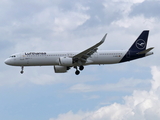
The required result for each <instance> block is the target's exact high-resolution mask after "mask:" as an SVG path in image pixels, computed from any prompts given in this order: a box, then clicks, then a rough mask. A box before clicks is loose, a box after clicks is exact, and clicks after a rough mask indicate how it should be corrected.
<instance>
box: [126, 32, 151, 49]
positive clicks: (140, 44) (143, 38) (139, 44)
mask: <svg viewBox="0 0 160 120" xmlns="http://www.w3.org/2000/svg"><path fill="white" fill-rule="evenodd" d="M148 35H149V30H144V31H143V32H142V33H141V34H140V35H139V37H138V38H137V39H136V41H135V42H134V43H133V45H132V46H131V47H130V49H129V51H134V52H140V51H143V50H145V49H146V46H147V40H148Z"/></svg>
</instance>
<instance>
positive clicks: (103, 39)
mask: <svg viewBox="0 0 160 120" xmlns="http://www.w3.org/2000/svg"><path fill="white" fill-rule="evenodd" d="M106 36H107V33H106V34H105V35H104V37H103V38H102V40H101V41H100V42H101V43H103V42H104V41H105V39H106Z"/></svg>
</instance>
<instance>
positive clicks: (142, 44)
mask: <svg viewBox="0 0 160 120" xmlns="http://www.w3.org/2000/svg"><path fill="white" fill-rule="evenodd" d="M148 35H149V30H144V31H143V32H142V33H141V34H140V35H139V37H138V38H137V39H136V41H135V42H134V43H133V45H132V46H131V47H130V49H129V50H128V52H127V53H126V54H125V56H124V57H123V58H122V60H121V61H120V62H125V61H130V60H134V59H138V58H142V57H144V56H145V53H144V54H139V53H141V52H142V51H144V50H146V46H147V40H148Z"/></svg>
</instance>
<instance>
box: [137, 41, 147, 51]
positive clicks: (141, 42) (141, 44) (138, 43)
mask: <svg viewBox="0 0 160 120" xmlns="http://www.w3.org/2000/svg"><path fill="white" fill-rule="evenodd" d="M145 46H146V42H145V41H144V40H142V39H139V40H137V42H136V47H137V48H138V49H144V48H145Z"/></svg>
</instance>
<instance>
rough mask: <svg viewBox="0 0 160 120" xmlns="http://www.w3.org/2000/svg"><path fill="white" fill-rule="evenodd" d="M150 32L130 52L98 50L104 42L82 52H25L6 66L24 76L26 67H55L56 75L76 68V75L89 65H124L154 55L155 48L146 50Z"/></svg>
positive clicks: (7, 60)
mask: <svg viewBox="0 0 160 120" xmlns="http://www.w3.org/2000/svg"><path fill="white" fill-rule="evenodd" d="M148 35H149V30H144V31H142V33H141V34H140V35H139V37H138V38H137V39H136V41H135V42H134V43H133V45H132V46H131V47H130V48H129V50H98V47H99V46H100V45H101V44H102V43H103V42H104V41H105V38H106V36H107V34H105V35H104V37H103V38H102V40H101V41H100V42H98V43H97V44H95V45H93V46H92V47H90V48H88V49H86V50H84V51H82V52H75V51H70V52H67V51H66V52H24V53H16V54H13V55H11V56H10V57H9V58H7V59H6V60H5V64H7V65H11V66H20V67H21V71H20V73H21V74H23V72H24V71H23V69H24V67H25V66H53V68H54V72H55V73H66V72H67V71H68V70H69V69H70V68H72V67H73V68H75V69H76V71H75V74H76V75H79V74H80V71H82V70H83V69H84V66H87V65H101V64H102V65H104V64H115V63H123V62H127V61H131V60H135V59H139V58H143V57H146V56H149V55H152V54H153V52H151V50H152V49H153V48H154V47H151V48H148V49H146V46H147V41H148Z"/></svg>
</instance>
